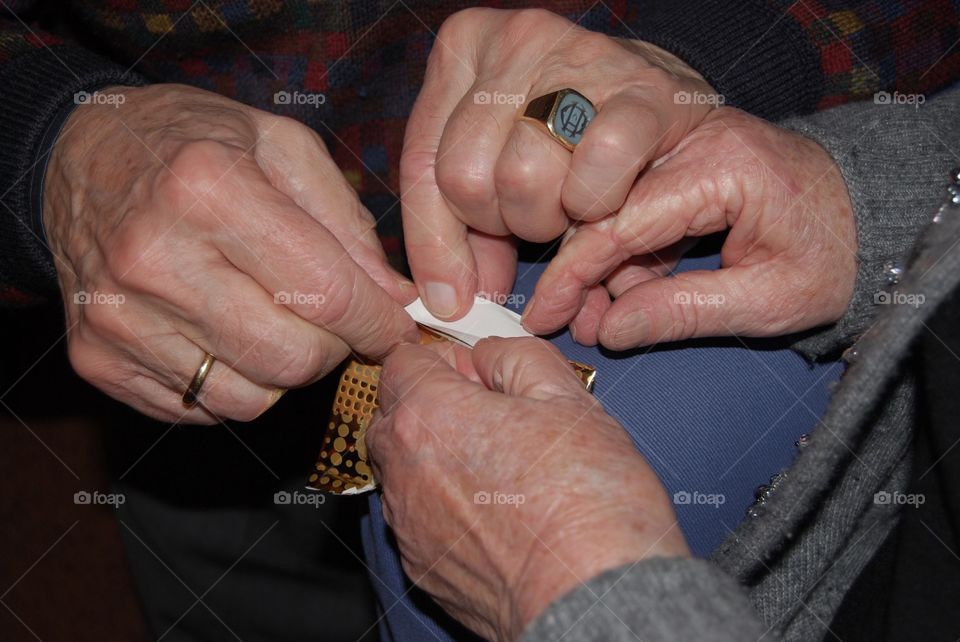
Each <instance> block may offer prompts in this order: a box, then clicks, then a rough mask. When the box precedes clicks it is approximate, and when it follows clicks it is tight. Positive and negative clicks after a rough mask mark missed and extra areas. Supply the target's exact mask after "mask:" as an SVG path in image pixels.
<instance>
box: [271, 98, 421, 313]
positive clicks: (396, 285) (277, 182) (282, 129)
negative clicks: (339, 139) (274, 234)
mask: <svg viewBox="0 0 960 642" xmlns="http://www.w3.org/2000/svg"><path fill="white" fill-rule="evenodd" d="M257 113H258V114H259V113H260V112H257ZM258 130H259V133H260V135H261V138H260V141H259V142H258V144H257V147H256V150H255V158H256V161H257V163H258V164H259V165H260V167H261V168H262V169H263V171H264V173H265V174H266V176H267V178H268V179H269V180H270V182H271V184H273V186H274V187H276V188H277V189H278V190H280V191H281V192H283V193H284V194H286V195H287V196H288V197H289V198H290V199H291V200H292V201H293V202H294V203H296V204H297V205H298V206H299V207H300V208H301V209H303V210H304V211H305V212H307V213H308V214H310V216H312V217H313V218H314V220H316V221H317V222H318V223H320V224H321V225H323V226H324V227H325V228H326V229H327V230H329V231H330V233H331V234H333V236H334V237H335V238H336V239H337V240H338V241H339V242H340V244H341V245H342V246H343V247H344V248H345V249H346V251H347V253H348V254H349V255H350V256H351V258H352V259H353V260H354V262H355V263H356V264H357V265H359V266H360V267H361V268H363V269H364V270H365V271H366V272H367V274H368V275H370V277H371V278H372V279H373V280H374V281H375V282H376V283H377V285H379V286H380V287H381V288H383V289H384V290H386V291H387V293H389V294H390V296H391V297H393V298H394V300H396V301H397V302H399V303H400V304H402V305H406V304H407V303H410V301H412V300H413V299H414V298H415V297H416V295H417V289H416V286H415V285H414V284H413V282H411V281H410V280H409V279H407V278H406V277H404V276H402V275H401V274H400V273H399V272H397V271H396V270H394V269H393V268H392V267H390V264H389V263H388V262H387V256H386V254H385V253H384V250H383V246H382V245H381V243H380V240H379V238H378V236H377V226H376V221H375V220H374V218H373V215H372V214H370V212H369V211H368V210H367V209H366V208H365V207H364V206H363V205H362V204H361V203H360V200H359V198H358V197H357V193H356V191H355V190H354V189H353V187H351V186H350V184H349V183H348V182H347V179H346V178H345V177H344V175H343V173H342V172H341V171H340V168H338V167H337V165H336V163H334V161H333V159H332V158H331V157H330V154H329V152H328V151H327V148H326V146H325V145H324V143H323V140H322V139H321V138H320V137H319V136H318V135H317V133H316V132H314V131H313V130H312V129H310V128H308V127H305V126H304V125H302V124H301V123H299V122H297V121H294V120H290V119H286V118H278V117H275V116H266V115H264V116H263V117H260V120H259V121H258Z"/></svg>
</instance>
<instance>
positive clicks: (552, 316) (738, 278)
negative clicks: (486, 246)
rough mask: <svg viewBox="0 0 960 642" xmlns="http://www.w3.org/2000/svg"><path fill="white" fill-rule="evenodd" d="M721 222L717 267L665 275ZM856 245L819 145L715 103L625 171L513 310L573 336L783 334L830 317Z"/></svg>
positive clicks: (848, 209) (846, 295)
mask: <svg viewBox="0 0 960 642" xmlns="http://www.w3.org/2000/svg"><path fill="white" fill-rule="evenodd" d="M724 230H729V233H728V235H727V237H726V239H725V241H724V244H723V249H722V252H721V269H719V270H699V271H689V272H684V273H681V274H677V275H675V276H670V275H669V274H668V273H669V271H670V270H671V269H672V268H673V266H674V265H675V263H676V256H677V248H678V247H682V246H683V244H684V243H686V242H689V241H690V240H691V239H693V238H695V237H700V236H704V235H707V234H712V233H714V232H720V231H724ZM856 252H857V237H856V227H855V221H854V217H853V208H852V205H851V202H850V197H849V195H848V194H847V188H846V184H845V183H844V179H843V176H842V175H841V173H840V170H839V168H838V167H837V166H836V164H835V163H834V161H833V159H832V158H831V157H830V155H829V154H828V153H827V152H826V150H824V149H823V148H822V147H820V146H819V145H818V144H817V143H815V142H813V141H811V140H809V139H806V138H804V137H802V136H799V135H797V134H794V133H792V132H789V131H786V130H784V129H781V128H778V127H776V126H774V125H772V124H770V123H768V122H766V121H764V120H762V119H759V118H756V117H754V116H750V115H748V114H746V113H744V112H741V111H738V110H736V109H732V108H728V107H723V108H720V109H718V110H715V111H713V112H712V113H710V114H709V115H708V116H707V117H706V119H705V120H704V122H703V123H702V124H701V125H700V126H699V127H698V128H697V129H696V130H694V131H693V132H692V133H691V134H690V135H688V136H687V137H686V138H685V139H684V140H683V141H682V142H681V143H680V144H679V145H678V146H677V148H676V149H675V150H674V152H672V153H671V154H670V155H669V156H668V157H667V158H666V160H665V161H664V162H662V163H661V164H659V165H657V166H656V167H654V168H652V169H650V170H649V171H648V172H646V173H645V174H644V175H643V176H642V177H641V178H640V179H639V180H638V181H637V183H636V185H635V186H634V187H633V189H632V190H631V192H630V195H629V196H628V197H627V199H626V202H625V204H624V205H623V207H622V208H621V209H620V210H619V212H617V213H616V214H615V215H613V216H610V217H608V218H606V219H604V220H601V221H597V222H591V223H587V224H584V225H582V226H580V227H578V228H577V229H576V230H575V231H573V232H572V233H571V235H570V236H569V237H567V238H566V239H565V242H564V244H563V246H562V247H561V249H560V250H559V252H558V253H557V255H556V257H555V258H554V259H553V260H552V261H551V263H550V264H549V266H548V267H547V269H546V270H545V271H544V273H543V275H542V276H541V278H540V280H539V281H538V282H537V286H536V290H535V292H534V296H533V297H532V299H531V300H530V302H529V303H528V305H527V308H526V310H525V311H524V319H523V322H524V326H525V327H526V328H527V329H528V330H530V331H531V332H534V333H536V334H544V333H549V332H552V331H554V330H557V329H559V328H561V327H563V326H565V325H567V324H568V323H572V325H571V329H572V330H573V331H574V336H575V338H576V339H577V340H578V341H580V342H581V343H585V344H594V343H597V342H599V343H601V344H602V345H604V346H606V347H608V348H611V349H614V350H623V349H626V348H631V347H635V346H639V345H647V344H652V343H658V342H663V341H674V340H679V339H685V338H690V337H710V336H724V335H744V336H777V335H782V334H787V333H790V332H796V331H800V330H806V329H809V328H813V327H816V326H819V325H823V324H826V323H830V322H832V321H835V320H837V319H838V318H840V316H842V314H843V312H844V311H845V310H846V308H847V305H848V303H849V301H850V298H851V296H852V295H853V288H854V284H855V281H856V274H857V260H856ZM625 266H626V267H627V268H628V269H625ZM598 285H603V286H605V288H606V290H607V292H606V293H604V295H603V296H595V295H594V292H595V291H596V288H597V287H598ZM611 298H612V302H611Z"/></svg>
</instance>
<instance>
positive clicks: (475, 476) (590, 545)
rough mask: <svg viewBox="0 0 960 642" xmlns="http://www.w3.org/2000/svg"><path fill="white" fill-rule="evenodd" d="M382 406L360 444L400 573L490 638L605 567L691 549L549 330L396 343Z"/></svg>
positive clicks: (505, 634)
mask: <svg viewBox="0 0 960 642" xmlns="http://www.w3.org/2000/svg"><path fill="white" fill-rule="evenodd" d="M380 403H381V407H380V410H379V411H378V416H377V417H376V418H375V420H374V422H373V423H372V424H371V426H370V428H369V430H368V432H367V436H366V443H367V446H368V448H369V452H370V454H371V457H372V461H373V464H374V470H375V473H376V475H377V478H378V479H379V480H380V481H381V483H382V485H383V502H384V516H385V518H386V520H387V522H388V523H389V524H390V526H391V527H392V528H393V531H394V533H395V534H396V537H397V543H398V545H399V549H400V554H401V556H402V562H403V567H404V570H405V571H406V572H407V574H408V575H409V576H410V577H411V578H412V579H413V580H414V581H415V582H416V583H417V584H418V585H419V586H420V587H422V588H423V589H424V590H426V591H427V592H429V593H430V594H431V595H432V596H433V597H434V598H435V599H436V600H437V601H438V602H439V603H440V605H441V606H443V608H445V609H446V610H447V611H448V612H449V613H451V614H452V615H453V616H454V617H456V618H457V619H458V620H460V621H461V622H463V623H464V624H466V625H467V626H468V627H470V628H471V629H472V630H473V631H475V632H477V633H479V634H480V635H483V636H484V637H486V638H488V639H499V640H514V639H516V638H517V637H519V635H520V634H521V632H522V631H523V629H524V627H526V626H527V624H529V623H530V622H531V621H532V620H533V619H534V618H535V617H536V616H537V615H538V614H539V613H540V612H541V611H543V609H544V608H546V606H547V605H548V604H550V602H552V601H553V600H555V599H556V598H558V597H560V596H561V595H562V594H564V593H565V592H567V591H569V590H571V589H573V588H575V587H577V586H579V585H580V584H581V583H582V582H585V581H587V580H588V579H590V578H592V577H593V576H594V575H596V574H597V573H600V572H602V571H604V570H607V569H611V568H615V567H618V566H621V565H624V564H629V563H634V562H637V561H638V560H642V559H646V558H649V557H655V556H662V557H677V556H688V555H689V550H688V548H687V546H686V543H685V541H684V539H683V536H682V534H681V533H680V531H679V528H678V527H677V522H676V517H675V515H674V512H673V509H672V506H671V504H670V502H669V499H668V498H667V496H666V493H665V491H664V489H663V487H662V486H661V484H660V482H659V480H658V479H657V477H656V475H655V474H654V472H653V470H652V469H651V468H650V467H649V465H648V464H647V463H646V461H645V460H644V459H643V457H642V456H641V455H640V454H638V453H637V451H636V450H635V449H634V447H633V444H632V443H631V441H630V439H629V437H628V436H627V434H626V432H625V431H624V430H623V428H622V427H621V426H620V425H619V424H618V423H617V422H616V421H615V420H614V419H613V418H611V417H610V416H609V415H607V414H606V413H605V412H604V411H603V409H602V408H601V406H600V404H599V403H598V402H597V401H596V400H595V399H594V398H593V396H592V395H590V394H589V393H588V392H586V390H584V387H583V384H582V383H581V382H580V380H579V378H578V377H577V376H576V374H574V371H573V369H572V368H571V366H570V365H569V363H567V361H566V360H565V359H564V358H563V356H562V355H561V354H560V352H559V351H558V350H557V349H556V348H555V347H553V346H552V345H550V344H548V343H546V342H544V341H541V340H539V339H486V340H484V341H481V342H479V343H478V344H477V345H476V347H475V349H474V350H473V351H472V352H471V351H469V350H466V349H463V348H460V347H453V346H450V345H440V344H433V345H431V346H429V347H424V346H411V345H404V346H400V347H399V348H397V350H395V351H394V352H393V353H392V354H391V355H390V356H389V357H388V358H387V360H386V362H385V365H384V369H383V372H382V375H381V379H380ZM477 493H488V495H487V497H488V498H489V499H490V501H489V502H487V503H483V502H482V499H481V500H480V501H479V503H478V496H477V495H476V494H477ZM494 493H501V495H499V497H500V498H501V500H502V501H506V500H503V498H504V497H505V496H514V497H515V498H520V497H522V500H520V499H516V501H514V502H513V503H511V504H505V503H498V500H497V497H498V496H496V495H494ZM481 497H482V496H481Z"/></svg>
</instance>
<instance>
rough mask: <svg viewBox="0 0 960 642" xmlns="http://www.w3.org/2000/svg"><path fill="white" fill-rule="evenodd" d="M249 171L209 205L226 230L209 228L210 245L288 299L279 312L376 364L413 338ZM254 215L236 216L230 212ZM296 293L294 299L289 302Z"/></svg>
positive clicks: (352, 269)
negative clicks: (327, 334) (286, 312)
mask: <svg viewBox="0 0 960 642" xmlns="http://www.w3.org/2000/svg"><path fill="white" fill-rule="evenodd" d="M258 174H259V168H256V171H249V172H247V171H243V170H242V169H234V171H233V172H231V173H230V174H228V175H227V177H226V178H225V179H224V180H223V181H222V183H228V182H229V184H228V185H226V186H225V188H224V189H222V190H218V192H219V193H218V194H217V196H218V197H219V198H218V199H217V200H216V201H215V202H214V204H213V206H212V207H214V208H215V209H217V210H218V212H219V214H220V216H221V217H222V219H223V220H224V221H227V222H230V223H232V224H228V225H222V226H220V227H218V228H217V229H216V233H215V237H214V243H215V245H216V246H217V248H218V249H220V251H221V252H223V254H224V256H225V257H226V258H227V260H228V261H230V262H231V263H232V264H233V265H235V266H236V267H237V268H238V269H240V270H241V271H242V272H244V273H246V274H248V275H250V276H251V277H252V278H253V279H255V280H256V281H257V283H259V284H260V286H261V287H262V288H263V289H264V290H266V291H267V292H268V293H270V294H271V296H282V293H288V294H290V295H291V296H290V299H289V302H287V303H286V305H287V307H288V308H289V309H291V310H292V311H293V312H295V313H296V314H297V315H299V316H300V317H301V318H303V319H306V320H307V321H309V322H311V323H313V324H314V325H316V326H318V327H320V328H323V329H325V330H327V331H329V332H331V333H333V334H335V335H336V336H338V337H340V338H341V339H343V341H344V342H346V343H347V344H348V345H349V346H350V347H351V348H353V349H354V350H356V351H357V352H359V353H360V354H363V355H366V356H369V357H372V358H374V359H377V358H379V357H382V356H383V355H384V354H386V353H387V352H389V350H390V348H392V347H393V346H394V345H396V344H397V343H398V342H400V341H402V340H407V341H416V340H417V339H418V338H419V333H418V332H417V330H416V327H415V325H414V323H413V320H412V319H411V318H410V316H409V315H408V314H407V313H406V312H405V311H404V310H403V308H402V307H400V305H399V304H398V303H397V302H396V301H394V300H393V299H392V298H391V297H390V295H388V294H387V293H386V292H385V291H384V290H383V289H382V288H380V286H378V285H377V284H376V283H375V282H374V281H373V279H371V278H370V276H369V275H368V274H367V273H366V272H365V271H363V270H362V269H360V268H359V267H358V266H357V264H356V263H354V262H353V260H352V259H351V257H350V256H349V255H348V254H347V252H346V251H345V250H344V248H343V246H342V245H341V244H340V243H339V242H338V241H337V239H336V238H334V237H333V235H331V234H330V232H328V231H327V230H326V229H325V228H324V227H323V226H321V225H319V224H318V223H317V222H316V221H315V220H313V218H311V217H310V216H309V215H308V214H307V213H306V212H304V211H303V210H302V209H300V208H299V207H297V206H296V204H295V203H293V202H292V201H290V199H289V198H288V197H287V196H286V195H284V194H282V193H280V192H278V191H277V190H275V189H274V188H273V187H272V186H271V185H269V184H268V183H266V181H263V180H262V179H261V180H257V178H256V177H257V175H258ZM251 210H255V211H256V212H257V215H256V216H249V215H245V216H236V215H234V214H233V212H243V213H245V214H249V212H250V211H251ZM294 295H296V296H294Z"/></svg>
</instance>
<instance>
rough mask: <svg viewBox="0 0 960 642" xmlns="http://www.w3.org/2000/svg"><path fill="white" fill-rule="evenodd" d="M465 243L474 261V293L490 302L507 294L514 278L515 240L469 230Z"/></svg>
mask: <svg viewBox="0 0 960 642" xmlns="http://www.w3.org/2000/svg"><path fill="white" fill-rule="evenodd" d="M467 242H468V243H469V244H470V248H471V249H472V251H473V255H474V256H475V257H476V259H477V292H478V293H479V294H480V295H481V296H484V297H485V298H487V299H489V300H491V301H499V300H500V298H499V297H500V296H503V295H508V294H510V293H511V292H512V291H513V282H514V280H515V279H516V276H517V243H516V240H515V239H514V238H512V237H509V236H506V237H503V236H491V235H489V234H484V233H483V232H476V231H474V230H469V231H468V232H467Z"/></svg>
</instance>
